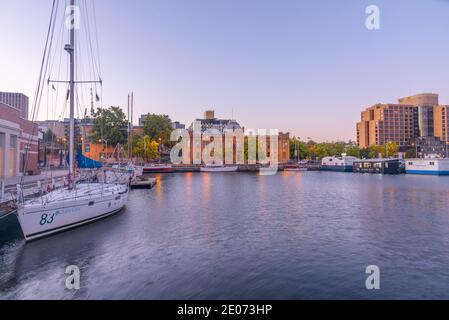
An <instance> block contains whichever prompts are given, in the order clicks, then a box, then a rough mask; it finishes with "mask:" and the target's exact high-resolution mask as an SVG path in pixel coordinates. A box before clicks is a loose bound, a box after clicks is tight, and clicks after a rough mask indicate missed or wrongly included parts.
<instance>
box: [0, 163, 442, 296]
mask: <svg viewBox="0 0 449 320" xmlns="http://www.w3.org/2000/svg"><path fill="white" fill-rule="evenodd" d="M448 208H449V177H431V176H410V175H401V176H380V175H359V174H345V173H332V172H305V173H301V172H290V173H279V174H277V175H275V176H269V177H264V176H258V175H256V174H246V173H224V174H221V173H218V174H201V173H186V174H170V175H163V176H162V175H161V176H158V184H157V186H156V187H155V188H154V189H153V190H135V191H132V192H131V194H130V200H129V205H128V206H127V208H126V210H124V211H123V212H121V213H120V214H118V215H115V216H113V217H111V218H108V219H106V220H102V221H100V222H97V223H94V224H90V225H88V226H84V227H81V228H78V229H75V230H71V231H68V232H64V233H61V234H58V235H56V236H52V237H49V238H45V239H42V240H38V241H35V242H32V243H29V244H25V242H24V240H23V239H22V238H21V234H20V231H19V229H18V228H19V227H18V224H17V222H16V219H15V217H10V218H8V219H7V220H6V221H0V299H11V298H16V299H17V298H20V299H22V298H25V299H34V298H37V299H47V298H51V299H72V298H75V299H86V298H87V299H122V298H125V299H311V298H318V299H344V298H356V299H359V298H368V299H380V298H449V210H448ZM71 264H76V265H78V266H79V267H80V269H81V289H80V290H79V291H77V292H72V291H68V290H66V289H65V276H66V275H65V274H64V272H65V268H66V266H68V265H71ZM372 264H375V265H378V266H379V267H380V270H381V290H378V291H368V290H366V289H365V279H366V276H367V275H366V274H365V268H366V266H368V265H372Z"/></svg>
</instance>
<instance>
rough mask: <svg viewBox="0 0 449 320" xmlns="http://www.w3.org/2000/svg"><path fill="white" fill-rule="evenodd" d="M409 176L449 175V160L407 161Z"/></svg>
mask: <svg viewBox="0 0 449 320" xmlns="http://www.w3.org/2000/svg"><path fill="white" fill-rule="evenodd" d="M405 172H406V173H407V174H425V175H449V158H425V159H407V162H406V163H405Z"/></svg>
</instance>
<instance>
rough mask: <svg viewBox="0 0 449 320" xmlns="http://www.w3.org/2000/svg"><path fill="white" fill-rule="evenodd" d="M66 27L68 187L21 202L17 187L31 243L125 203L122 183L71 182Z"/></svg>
mask: <svg viewBox="0 0 449 320" xmlns="http://www.w3.org/2000/svg"><path fill="white" fill-rule="evenodd" d="M53 8H54V7H53ZM70 8H75V0H70ZM72 10H74V9H72ZM55 20H56V17H55V16H54V15H53V14H52V17H51V21H50V23H51V24H55V23H56V22H55ZM70 27H71V28H70V32H69V34H70V44H67V45H65V47H64V49H65V50H66V51H67V52H68V54H69V59H70V68H69V69H70V71H69V76H70V77H69V81H67V82H68V84H69V92H68V93H69V95H70V134H69V184H68V186H67V187H64V188H62V189H59V190H52V191H50V192H49V193H47V194H43V195H41V196H40V197H38V198H35V199H31V200H25V199H24V197H23V192H22V187H21V185H19V186H18V188H17V189H18V190H17V216H18V220H19V223H20V227H21V229H22V232H23V235H24V237H25V239H26V240H34V239H37V238H40V237H43V236H47V235H50V234H53V233H56V232H59V231H63V230H66V229H69V228H73V227H77V226H79V225H82V224H86V223H89V222H93V221H96V220H98V219H101V218H104V217H107V216H109V215H111V214H114V213H116V212H118V211H120V210H121V209H122V208H123V207H124V206H125V205H126V202H127V200H128V192H129V188H128V185H126V184H125V185H122V184H118V183H98V182H89V181H86V182H82V183H77V182H76V180H75V177H76V175H75V173H76V172H75V163H74V162H75V96H76V94H77V89H76V86H75V84H76V83H77V82H76V81H75V72H76V71H75V51H76V48H77V46H76V45H75V29H76V28H75V19H72V20H71V25H70ZM50 46H51V43H50ZM46 49H47V48H46ZM47 54H48V56H47ZM50 56H51V53H47V50H45V51H44V59H47V60H48V59H49V57H50ZM44 73H45V72H44ZM46 76H47V75H46V74H42V77H41V79H40V80H39V81H42V79H46ZM49 81H50V80H49ZM100 83H101V80H100ZM38 88H39V87H38ZM39 92H40V91H39V89H38V90H37V92H36V96H39ZM34 108H36V105H35V106H34ZM33 114H34V113H33ZM27 150H28V149H27ZM25 165H26V162H25ZM24 171H26V170H24Z"/></svg>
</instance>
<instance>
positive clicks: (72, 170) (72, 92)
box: [66, 0, 75, 179]
mask: <svg viewBox="0 0 449 320" xmlns="http://www.w3.org/2000/svg"><path fill="white" fill-rule="evenodd" d="M70 9H71V13H70V14H71V24H70V45H69V47H68V48H67V47H66V48H67V49H66V50H67V51H68V53H69V55H70V143H69V166H70V167H69V173H70V177H71V179H74V177H75V176H74V174H75V163H74V162H75V161H74V153H75V17H74V14H75V0H70Z"/></svg>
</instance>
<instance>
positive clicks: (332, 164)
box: [321, 154, 357, 172]
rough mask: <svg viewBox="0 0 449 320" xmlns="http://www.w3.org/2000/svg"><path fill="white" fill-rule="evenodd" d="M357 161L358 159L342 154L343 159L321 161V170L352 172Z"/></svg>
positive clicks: (326, 158) (327, 158) (331, 158)
mask: <svg viewBox="0 0 449 320" xmlns="http://www.w3.org/2000/svg"><path fill="white" fill-rule="evenodd" d="M356 160H357V158H356V157H351V156H346V155H345V154H342V155H341V157H325V158H323V160H321V170H325V171H340V172H352V170H353V167H354V161H356Z"/></svg>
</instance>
